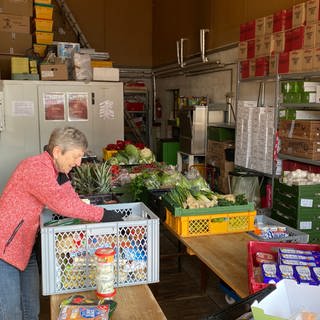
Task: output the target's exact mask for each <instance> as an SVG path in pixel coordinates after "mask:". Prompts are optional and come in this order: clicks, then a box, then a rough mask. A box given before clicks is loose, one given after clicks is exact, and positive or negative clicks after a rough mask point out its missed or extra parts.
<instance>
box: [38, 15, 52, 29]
mask: <svg viewBox="0 0 320 320" xmlns="http://www.w3.org/2000/svg"><path fill="white" fill-rule="evenodd" d="M52 27H53V20H47V19H37V18H36V19H34V28H35V30H36V31H47V32H52Z"/></svg>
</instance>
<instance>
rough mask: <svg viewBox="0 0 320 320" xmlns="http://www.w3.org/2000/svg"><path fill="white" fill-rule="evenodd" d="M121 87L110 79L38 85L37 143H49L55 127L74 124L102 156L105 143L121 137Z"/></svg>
mask: <svg viewBox="0 0 320 320" xmlns="http://www.w3.org/2000/svg"><path fill="white" fill-rule="evenodd" d="M122 87H123V85H122V83H110V82H103V83H97V84H96V83H90V84H82V85H81V84H80V85H79V84H77V83H75V82H69V84H68V85H62V84H56V85H55V84H49V85H40V86H39V90H38V97H39V124H40V145H41V146H42V147H43V146H44V145H46V144H47V143H48V139H49V137H50V134H51V132H52V130H53V129H54V128H56V127H62V126H73V127H76V128H78V129H79V130H81V131H82V132H84V133H85V135H86V137H87V139H88V142H89V150H90V151H92V152H93V153H94V154H95V155H97V157H99V158H101V156H102V148H103V147H104V146H105V145H107V144H108V143H113V142H114V141H115V140H117V139H123V89H122ZM110 110H111V113H110ZM112 112H113V115H114V116H112Z"/></svg>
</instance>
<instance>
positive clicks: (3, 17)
mask: <svg viewBox="0 0 320 320" xmlns="http://www.w3.org/2000/svg"><path fill="white" fill-rule="evenodd" d="M0 31H4V32H17V33H30V17H28V16H17V15H14V14H4V13H2V14H0Z"/></svg>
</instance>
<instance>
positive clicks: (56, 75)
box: [40, 64, 68, 80]
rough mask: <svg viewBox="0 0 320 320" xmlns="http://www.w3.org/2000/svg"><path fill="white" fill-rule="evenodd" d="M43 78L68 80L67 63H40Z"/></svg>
mask: <svg viewBox="0 0 320 320" xmlns="http://www.w3.org/2000/svg"><path fill="white" fill-rule="evenodd" d="M40 77H41V80H68V70H67V65H66V64H40Z"/></svg>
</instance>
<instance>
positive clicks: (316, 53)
mask: <svg viewBox="0 0 320 320" xmlns="http://www.w3.org/2000/svg"><path fill="white" fill-rule="evenodd" d="M313 68H314V69H315V70H319V69H320V48H315V49H314V50H313Z"/></svg>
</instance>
